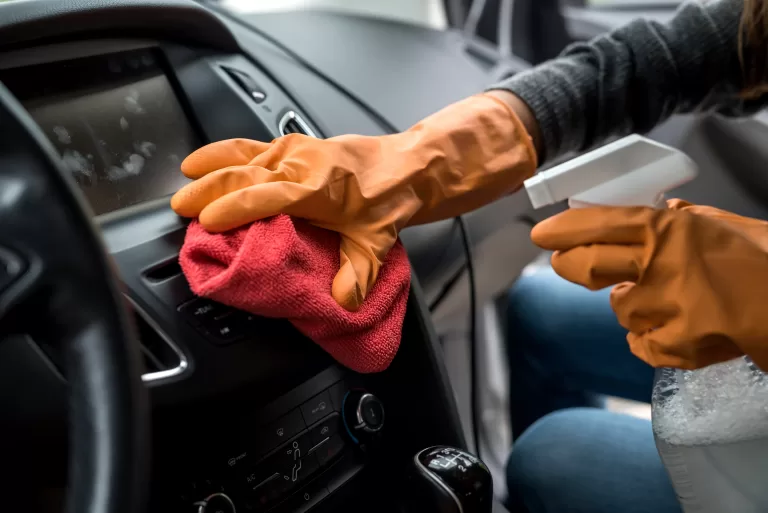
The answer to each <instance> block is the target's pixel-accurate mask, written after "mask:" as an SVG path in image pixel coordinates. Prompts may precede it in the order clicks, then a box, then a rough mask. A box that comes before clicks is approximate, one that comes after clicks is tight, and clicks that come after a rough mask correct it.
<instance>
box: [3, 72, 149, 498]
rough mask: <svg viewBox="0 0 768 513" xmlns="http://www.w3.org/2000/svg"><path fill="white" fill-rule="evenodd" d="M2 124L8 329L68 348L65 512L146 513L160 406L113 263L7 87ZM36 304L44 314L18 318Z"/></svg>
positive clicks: (60, 169) (77, 197) (62, 173)
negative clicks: (150, 394)
mask: <svg viewBox="0 0 768 513" xmlns="http://www.w3.org/2000/svg"><path fill="white" fill-rule="evenodd" d="M0 128H2V130H1V131H0V132H1V133H2V137H0V333H3V332H5V333H10V332H27V333H30V334H31V335H32V336H33V338H36V339H39V340H43V339H45V340H46V341H47V342H49V343H52V344H56V345H57V346H59V347H60V348H61V350H62V353H63V355H64V358H63V361H64V362H65V364H64V374H65V375H66V378H67V381H68V384H69V419H70V422H69V425H70V428H69V475H68V487H67V489H68V491H67V503H66V511H68V512H72V513H138V512H139V511H141V510H142V508H143V505H144V499H145V497H146V493H145V492H146V484H147V479H146V478H147V475H148V468H147V465H148V460H149V458H148V450H149V408H148V400H147V390H146V388H145V387H144V385H143V384H142V382H141V356H140V351H139V346H138V343H137V342H136V338H135V336H134V333H133V328H132V325H131V324H130V322H129V317H128V315H127V312H126V311H125V306H124V302H123V301H124V300H123V298H122V296H121V295H120V294H119V292H118V290H119V289H118V286H117V284H116V282H115V278H114V274H113V269H112V267H111V264H110V261H109V258H108V256H107V254H106V251H105V250H104V247H103V245H102V243H101V240H100V237H99V236H98V235H97V231H96V229H95V227H94V225H93V223H92V221H91V218H92V215H91V214H90V213H89V209H88V208H87V207H86V206H85V203H84V201H83V200H82V198H81V195H80V193H79V191H78V190H77V189H76V187H75V186H74V184H73V183H72V180H71V178H70V177H69V176H68V175H67V173H66V172H65V170H64V169H63V167H62V164H61V162H60V159H59V157H58V154H57V153H56V151H55V149H54V148H53V146H52V145H51V144H50V142H49V141H48V140H47V139H46V138H45V136H44V135H43V134H42V132H41V131H40V129H39V128H38V127H37V125H36V124H35V123H34V121H33V120H32V119H31V118H30V117H29V115H28V114H27V113H26V112H25V111H24V109H23V108H22V107H21V105H19V103H18V102H17V101H16V100H15V99H14V98H13V96H12V95H11V94H10V92H9V91H8V90H7V89H6V88H5V87H4V86H3V85H2V84H0ZM25 311H30V312H33V313H34V316H35V317H36V318H37V319H38V320H39V322H35V323H34V324H35V325H34V326H20V325H18V324H19V323H18V319H24V318H26V317H27V316H26V315H24V312H25Z"/></svg>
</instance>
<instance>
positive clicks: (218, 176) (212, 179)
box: [171, 166, 284, 217]
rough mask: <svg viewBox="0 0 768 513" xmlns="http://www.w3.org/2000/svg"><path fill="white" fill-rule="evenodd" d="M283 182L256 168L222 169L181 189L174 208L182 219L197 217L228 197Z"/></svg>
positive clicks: (172, 200)
mask: <svg viewBox="0 0 768 513" xmlns="http://www.w3.org/2000/svg"><path fill="white" fill-rule="evenodd" d="M282 178H284V176H283V174H282V173H279V172H275V171H270V170H268V169H264V168H261V167H256V166H235V167H229V168H225V169H219V170H218V171H215V172H213V173H210V174H207V175H205V176H203V177H202V178H200V179H199V180H195V181H194V182H192V183H189V184H187V185H185V186H184V187H182V188H181V189H179V191H178V192H177V193H176V194H174V195H173V197H172V198H171V208H173V210H174V211H175V212H176V213H177V214H179V215H180V216H184V217H197V216H199V215H200V213H201V212H202V211H203V209H204V208H205V207H207V206H208V205H210V204H211V203H213V202H214V201H216V200H217V199H219V198H221V197H223V196H226V195H227V194H231V193H232V192H234V191H237V190H241V189H245V188H248V187H251V186H253V185H256V184H263V183H271V182H275V181H278V180H281V179H282Z"/></svg>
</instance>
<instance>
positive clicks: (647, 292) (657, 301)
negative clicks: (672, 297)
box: [610, 282, 678, 334]
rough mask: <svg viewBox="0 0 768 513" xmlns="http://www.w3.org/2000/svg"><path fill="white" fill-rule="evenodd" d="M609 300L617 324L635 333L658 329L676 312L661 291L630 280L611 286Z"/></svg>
mask: <svg viewBox="0 0 768 513" xmlns="http://www.w3.org/2000/svg"><path fill="white" fill-rule="evenodd" d="M610 301H611V308H612V309H613V311H614V312H615V313H616V319H617V320H618V321H619V324H621V325H622V326H623V327H625V328H626V329H627V330H629V331H631V332H633V333H637V334H641V333H646V332H648V331H651V330H656V329H660V328H661V327H663V326H664V325H665V324H666V323H667V322H668V321H669V320H671V319H672V318H674V317H675V315H676V314H677V313H678V309H677V308H676V307H675V305H671V304H668V303H667V302H665V301H663V299H662V293H661V291H659V290H656V289H655V288H653V287H650V286H643V285H641V286H638V285H636V284H634V283H631V282H624V283H619V284H618V285H616V286H615V287H613V289H612V290H611V296H610Z"/></svg>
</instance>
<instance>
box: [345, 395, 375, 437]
mask: <svg viewBox="0 0 768 513" xmlns="http://www.w3.org/2000/svg"><path fill="white" fill-rule="evenodd" d="M343 410H344V425H345V426H346V428H347V431H348V432H349V434H350V436H351V437H352V439H353V441H355V442H358V437H359V436H361V435H362V436H366V435H373V434H375V433H378V432H379V431H381V428H383V427H384V405H383V404H382V403H381V401H379V400H378V398H376V396H375V395H373V394H369V393H368V392H366V391H364V390H352V391H350V392H349V393H348V394H347V396H346V397H345V398H344V408H343Z"/></svg>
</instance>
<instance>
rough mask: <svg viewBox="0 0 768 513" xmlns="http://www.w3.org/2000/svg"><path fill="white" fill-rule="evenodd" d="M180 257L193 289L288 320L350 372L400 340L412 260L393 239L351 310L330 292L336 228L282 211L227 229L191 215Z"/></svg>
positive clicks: (374, 368)
mask: <svg viewBox="0 0 768 513" xmlns="http://www.w3.org/2000/svg"><path fill="white" fill-rule="evenodd" d="M179 261H180V263H181V268H182V270H183V271H184V274H185V275H186V277H187V280H188V281H189V285H190V287H191V288H192V292H194V293H195V294H197V295H198V296H203V297H207V298H210V299H213V300H214V301H218V302H220V303H224V304H226V305H229V306H232V307H235V308H239V309H241V310H245V311H248V312H251V313H253V314H256V315H260V316H264V317H277V318H284V319H288V320H289V321H290V322H291V323H292V324H293V325H294V326H296V328H297V329H298V330H299V331H300V332H302V333H303V334H304V335H306V336H307V337H309V338H310V339H312V340H313V341H315V342H316V343H317V344H318V345H319V346H320V347H322V348H323V349H324V350H325V351H327V352H328V353H329V354H330V355H331V356H333V357H334V358H335V359H336V360H337V361H338V362H339V363H341V364H342V365H345V366H347V367H349V368H350V369H352V370H354V371H357V372H364V373H368V372H379V371H382V370H384V369H386V368H387V367H388V366H389V364H390V363H392V359H393V358H394V357H395V354H396V353H397V349H398V348H399V347H400V336H401V333H402V328H403V318H404V317H405V309H406V302H407V300H408V290H409V288H410V284H411V267H410V264H409V262H408V257H407V255H406V252H405V248H403V246H402V244H400V242H399V241H398V243H397V244H396V245H395V246H394V247H393V248H392V250H390V252H389V254H388V255H387V258H386V259H385V260H384V264H383V265H382V267H381V270H380V272H379V276H378V279H377V280H376V283H375V284H374V286H373V289H372V290H371V291H370V293H369V294H368V297H367V298H366V299H365V301H363V304H362V306H361V307H360V309H359V310H358V311H356V312H349V311H347V310H345V309H344V308H342V307H341V306H339V305H338V304H337V303H336V301H334V299H333V297H331V285H332V283H333V278H334V276H335V274H336V272H337V271H338V269H339V236H338V234H337V233H335V232H331V231H328V230H324V229H322V228H317V227H316V226H312V225H311V224H309V223H307V222H305V221H302V220H299V219H293V218H291V217H289V216H287V215H279V216H275V217H272V218H269V219H265V220H263V221H257V222H255V223H253V224H251V225H250V226H245V227H243V228H239V229H237V230H232V231H229V232H226V233H208V232H207V231H205V229H203V227H202V226H201V225H200V224H199V223H198V222H197V221H193V222H192V223H191V224H190V225H189V228H188V229H187V236H186V239H185V240H184V246H183V247H182V248H181V254H180V256H179ZM254 343H258V342H254Z"/></svg>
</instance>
